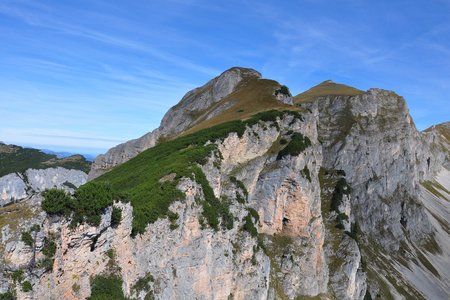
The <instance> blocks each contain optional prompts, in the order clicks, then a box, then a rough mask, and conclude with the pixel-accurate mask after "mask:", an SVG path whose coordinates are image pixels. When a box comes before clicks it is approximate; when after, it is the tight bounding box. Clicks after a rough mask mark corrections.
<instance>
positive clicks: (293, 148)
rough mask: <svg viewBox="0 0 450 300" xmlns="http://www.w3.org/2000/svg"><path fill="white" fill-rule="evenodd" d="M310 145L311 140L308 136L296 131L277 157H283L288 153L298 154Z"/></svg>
mask: <svg viewBox="0 0 450 300" xmlns="http://www.w3.org/2000/svg"><path fill="white" fill-rule="evenodd" d="M309 146H311V140H310V139H309V138H308V137H307V136H304V135H303V134H301V133H299V132H296V133H294V134H293V135H292V137H291V141H290V142H289V144H287V146H286V147H284V148H283V149H282V150H281V151H280V152H279V153H278V157H277V159H282V158H283V157H284V156H286V155H291V156H297V155H299V154H300V153H302V152H303V151H304V150H305V149H306V148H308V147H309Z"/></svg>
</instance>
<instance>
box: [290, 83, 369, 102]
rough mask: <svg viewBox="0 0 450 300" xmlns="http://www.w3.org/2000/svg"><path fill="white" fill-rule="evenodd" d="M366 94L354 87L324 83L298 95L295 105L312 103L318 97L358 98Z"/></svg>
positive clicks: (295, 98)
mask: <svg viewBox="0 0 450 300" xmlns="http://www.w3.org/2000/svg"><path fill="white" fill-rule="evenodd" d="M364 93H365V92H364V91H362V90H358V89H356V88H354V87H351V86H348V85H345V84H339V83H334V82H332V81H329V80H327V81H324V82H322V83H320V84H318V85H316V86H314V87H312V88H310V89H309V90H307V91H306V92H303V93H301V94H298V95H297V96H295V97H294V103H295V104H298V103H304V102H312V101H314V100H315V99H316V98H317V97H320V96H328V95H332V96H356V95H361V94H364Z"/></svg>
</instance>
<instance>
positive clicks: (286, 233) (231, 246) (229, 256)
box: [0, 68, 450, 299]
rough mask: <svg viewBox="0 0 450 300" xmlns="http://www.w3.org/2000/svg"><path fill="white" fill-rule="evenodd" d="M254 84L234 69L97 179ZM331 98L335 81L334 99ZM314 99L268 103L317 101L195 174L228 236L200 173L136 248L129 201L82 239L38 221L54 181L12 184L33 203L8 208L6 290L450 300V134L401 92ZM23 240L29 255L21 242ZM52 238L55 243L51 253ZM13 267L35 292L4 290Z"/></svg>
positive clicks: (46, 219) (119, 151)
mask: <svg viewBox="0 0 450 300" xmlns="http://www.w3.org/2000/svg"><path fill="white" fill-rule="evenodd" d="M246 77H252V78H259V77H260V74H259V73H257V72H256V71H253V70H248V69H240V68H234V69H231V70H229V71H227V72H225V73H223V74H222V75H220V76H219V77H217V78H215V79H213V80H212V81H210V82H208V83H207V84H206V85H205V86H203V87H201V88H199V89H196V90H193V91H191V92H189V93H188V94H186V96H185V97H184V98H183V100H182V101H181V102H180V103H179V104H178V105H176V106H175V107H173V108H172V109H171V110H170V111H169V112H168V113H167V114H166V116H165V117H164V119H163V120H162V122H161V127H160V128H158V129H156V130H155V131H154V132H152V133H150V134H148V135H146V136H144V137H142V138H140V139H138V140H134V141H131V142H128V143H126V144H123V145H119V146H118V147H116V148H113V149H111V150H110V151H109V152H108V153H107V154H106V155H105V156H103V157H101V158H99V159H98V161H96V164H95V167H94V170H93V172H92V173H91V174H90V175H91V176H94V177H95V176H96V175H98V174H100V173H102V172H104V171H105V170H108V169H109V168H111V167H112V166H114V165H117V164H121V163H123V162H124V161H126V160H128V159H130V158H131V157H133V156H135V155H137V154H138V153H139V152H141V151H143V150H144V149H146V148H149V147H153V146H154V145H155V144H156V143H158V140H159V139H160V138H161V137H169V136H171V135H177V134H179V133H181V132H183V131H184V129H186V128H190V127H191V126H193V125H195V124H196V122H198V120H199V119H202V120H205V119H207V118H208V117H211V116H218V115H220V113H221V110H222V109H226V108H224V107H226V106H220V105H219V106H218V107H214V108H213V109H210V107H211V106H214V105H213V104H214V103H218V101H220V99H223V98H224V97H226V96H227V95H230V93H232V92H233V91H235V90H236V89H239V86H240V84H243V82H244V83H245V78H246ZM333 87H334V83H332V82H326V91H332V89H333ZM320 92H321V93H322V92H323V89H322V90H321V91H320ZM317 93H318V92H317V89H315V90H314V89H312V90H310V91H308V94H307V97H303V98H302V97H298V96H297V97H294V98H292V97H291V96H290V95H287V94H286V93H284V94H283V95H281V96H280V94H279V93H278V94H277V92H276V91H274V94H273V95H274V96H276V97H277V98H278V101H280V102H283V103H292V101H295V99H307V101H304V102H300V103H299V102H297V105H298V106H301V108H298V107H292V109H291V111H290V112H284V113H282V114H281V116H278V117H277V118H276V120H275V121H274V120H271V119H270V118H265V119H261V120H259V121H258V122H253V123H248V124H251V125H248V124H247V125H246V127H245V131H243V132H239V133H238V132H233V131H230V132H229V133H227V134H226V135H225V137H223V138H220V139H218V140H214V141H210V142H209V143H214V144H215V145H216V147H215V150H213V151H212V152H210V153H209V155H208V156H207V158H206V159H204V160H202V161H201V163H199V164H198V167H199V168H200V169H201V171H202V172H203V174H204V175H205V178H206V181H207V184H209V186H210V187H211V189H212V192H209V193H213V194H214V196H215V198H217V199H220V200H219V201H220V203H222V204H223V205H225V204H226V205H228V206H227V207H228V209H229V212H230V213H231V214H232V216H233V226H230V227H229V228H225V227H220V228H219V229H218V230H214V229H213V228H211V227H210V226H209V225H207V223H205V220H204V217H203V216H204V215H203V213H204V210H205V207H204V206H202V201H204V199H205V198H206V195H207V193H208V191H207V190H204V185H201V184H200V183H198V182H197V181H196V180H197V179H198V178H194V177H195V176H194V177H192V178H187V177H183V178H181V179H180V181H179V182H178V185H177V189H178V190H179V191H181V192H182V194H183V195H184V196H185V198H184V199H182V200H180V199H178V198H177V199H178V200H176V199H174V200H176V201H174V202H173V203H172V204H171V205H170V207H169V211H170V212H171V213H170V215H168V217H167V218H166V217H162V218H159V219H158V220H156V221H155V222H153V223H150V224H148V225H147V227H146V228H145V231H144V232H143V233H142V234H138V235H137V236H132V228H133V210H134V208H133V202H131V203H122V202H115V203H114V205H113V207H115V209H117V208H119V209H121V212H122V215H121V222H120V224H119V225H118V226H114V225H113V221H112V220H113V217H112V215H113V208H111V207H108V208H106V209H104V211H103V213H102V219H101V223H100V225H99V226H96V227H94V226H90V225H87V224H83V225H79V226H76V227H73V226H71V224H70V220H67V219H66V218H63V217H60V216H57V215H52V216H49V215H46V213H45V212H42V211H41V210H40V206H39V204H40V202H41V200H42V199H41V196H40V194H39V192H40V191H42V190H43V189H45V188H48V187H52V186H54V185H57V186H58V185H59V186H62V187H63V186H64V182H62V179H61V180H59V179H58V178H59V177H58V176H57V175H56V174H55V173H51V172H50V171H49V173H45V174H44V173H42V172H43V171H42V172H41V171H35V170H29V171H27V172H26V173H25V174H24V175H20V174H19V175H17V174H10V175H7V176H5V177H3V178H2V179H1V180H2V181H3V182H6V183H8V184H9V188H8V189H5V191H7V192H4V194H5V195H6V193H7V194H8V195H10V196H9V197H10V198H17V197H21V195H23V194H24V192H25V193H29V190H31V189H32V190H33V194H32V196H31V197H30V196H26V198H27V200H25V201H22V202H20V203H15V204H12V205H9V206H6V207H3V208H1V209H2V210H1V211H0V217H1V218H2V219H0V224H1V226H2V227H1V233H2V243H1V244H0V252H2V256H1V257H2V259H1V261H0V262H1V264H0V265H1V267H2V272H0V274H1V276H0V293H2V292H3V293H4V292H6V291H8V290H9V291H13V292H14V293H15V294H16V295H17V297H18V298H19V299H60V298H64V299H85V298H86V297H88V296H90V295H91V293H92V291H93V289H92V285H91V282H92V278H97V277H98V276H111V275H114V276H117V277H118V278H120V279H121V288H122V291H123V292H124V294H125V296H126V297H129V298H137V299H153V298H154V299H303V298H306V299H309V298H310V297H315V298H317V299H367V298H369V299H370V297H371V298H372V299H448V298H450V292H449V291H450V284H449V282H448V280H447V278H449V277H450V271H449V270H450V252H449V250H448V249H450V231H449V228H450V222H449V220H450V170H449V166H450V162H449V145H450V134H449V133H450V126H449V125H448V124H447V123H446V124H440V125H436V126H434V127H432V128H430V129H428V130H426V131H424V132H418V131H417V130H416V128H415V126H414V123H413V121H412V119H411V117H410V116H409V113H408V108H407V106H406V104H405V101H404V100H403V98H402V97H400V96H398V95H396V94H395V93H393V92H391V91H385V90H380V89H370V90H369V91H367V92H362V91H359V90H356V89H353V88H349V87H347V86H343V85H340V86H339V92H336V93H332V92H329V95H322V94H321V95H319V96H314V95H317ZM346 93H348V95H346ZM293 99H294V100H293ZM311 99H313V100H311ZM268 109H269V108H268ZM199 116H201V117H199ZM305 137H307V139H306V138H305ZM293 141H297V142H298V143H300V144H298V143H297V144H295V143H293ZM299 141H301V142H299ZM209 143H207V144H209ZM294 144H295V145H296V146H295V147H294V146H293V145H294ZM208 149H209V148H208ZM288 149H289V151H288ZM208 151H209V150H208ZM141 157H142V156H141ZM130 163H131V162H130ZM144 163H145V162H144ZM113 172H114V171H112V172H111V173H113ZM111 173H110V174H111ZM64 176H67V177H70V176H69V174H65V175H64ZM176 176H177V174H175V173H170V174H167V175H165V176H163V177H162V178H161V179H160V182H166V181H172V180H174V179H175V178H176ZM72 177H76V176H72ZM24 178H26V180H24ZM84 180H85V177H84ZM0 182H1V181H0ZM75 182H77V183H82V182H83V180H82V178H81V177H80V181H73V182H72V183H73V184H74V185H77V184H76V183H75ZM127 184H132V183H127ZM155 192H157V191H155ZM2 195H3V194H2ZM217 209H219V208H217ZM5 216H7V217H5ZM174 216H175V217H174ZM35 224H38V225H39V228H38V229H37V230H36V227H33V225H35ZM33 228H34V229H33ZM27 231H28V232H30V234H31V235H32V238H33V243H32V245H31V246H30V244H29V243H28V244H26V243H25V242H24V241H22V238H21V233H23V232H27ZM49 241H53V242H54V243H55V245H56V249H55V253H54V255H50V256H51V257H50V256H49V254H48V250H45V249H48V248H46V247H48V243H49ZM46 245H47V246H46ZM49 258H51V259H50V260H49ZM34 262H36V263H34ZM44 262H46V264H45V263H44ZM18 270H23V272H24V273H23V277H24V279H23V281H25V280H27V281H29V282H30V283H31V285H32V291H24V289H23V288H22V287H21V286H20V285H19V284H17V282H16V283H15V282H14V281H13V280H12V279H10V278H11V276H13V274H16V275H17V273H16V272H18ZM16 277H17V276H16ZM119 289H120V287H119Z"/></svg>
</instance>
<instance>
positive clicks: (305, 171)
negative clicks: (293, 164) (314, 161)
mask: <svg viewBox="0 0 450 300" xmlns="http://www.w3.org/2000/svg"><path fill="white" fill-rule="evenodd" d="M300 172H301V174H302V176H303V177H305V178H306V179H307V180H308V181H309V182H311V172H310V171H309V169H308V166H305V167H304V168H303V170H301V171H300Z"/></svg>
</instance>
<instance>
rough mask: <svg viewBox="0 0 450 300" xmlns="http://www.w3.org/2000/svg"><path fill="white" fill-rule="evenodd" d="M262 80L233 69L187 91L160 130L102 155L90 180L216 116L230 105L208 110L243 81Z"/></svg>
mask: <svg viewBox="0 0 450 300" xmlns="http://www.w3.org/2000/svg"><path fill="white" fill-rule="evenodd" d="M260 77H261V74H260V73H258V72H257V71H255V70H252V69H245V68H231V69H229V70H227V71H225V72H223V73H222V74H221V75H220V76H218V77H216V78H214V79H212V80H211V81H209V82H208V83H206V84H205V85H204V86H202V87H199V88H196V89H194V90H192V91H190V92H188V93H187V94H186V95H185V96H184V97H183V99H181V101H180V102H179V103H178V104H177V105H175V106H174V107H172V108H171V109H169V111H168V112H167V113H166V114H165V115H164V117H163V119H162V121H161V125H160V126H159V128H157V129H155V130H154V131H152V132H150V133H147V134H146V135H144V136H142V137H140V138H138V139H135V140H131V141H128V142H126V143H123V144H120V145H118V146H116V147H114V148H112V149H110V150H109V151H108V152H107V153H106V154H104V155H99V156H98V157H97V158H96V160H95V162H94V163H93V165H92V168H91V172H90V173H89V178H90V179H93V178H95V177H98V176H99V175H101V174H103V173H104V172H106V171H108V170H109V169H111V168H112V167H114V166H116V165H119V164H121V163H124V162H126V161H127V160H129V159H130V158H132V157H135V156H136V155H138V154H139V153H140V152H142V151H144V150H146V149H148V148H151V147H153V146H155V145H156V144H157V143H158V141H159V139H161V138H168V137H171V136H174V135H177V134H178V133H180V132H183V131H185V130H186V129H188V128H189V127H192V126H193V125H195V124H196V122H197V121H198V120H199V119H202V120H207V119H210V118H212V117H215V116H216V115H218V114H220V112H221V111H223V110H225V109H227V108H228V106H222V107H218V108H217V109H215V110H213V111H207V109H208V108H210V107H211V106H212V105H213V104H214V103H217V102H219V101H220V100H221V99H223V98H224V97H226V96H228V95H229V94H231V93H232V92H233V91H234V90H235V89H236V88H237V86H238V85H239V83H241V82H242V81H243V80H245V79H247V78H260ZM230 104H232V103H230ZM205 113H206V115H204V114H205ZM200 117H201V118H200Z"/></svg>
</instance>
